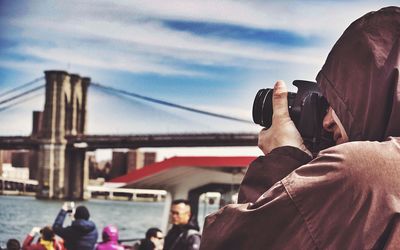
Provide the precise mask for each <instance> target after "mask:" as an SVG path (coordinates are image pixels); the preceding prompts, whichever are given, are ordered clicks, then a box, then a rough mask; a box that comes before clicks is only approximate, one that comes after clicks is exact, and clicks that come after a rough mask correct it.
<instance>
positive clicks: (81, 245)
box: [53, 209, 98, 250]
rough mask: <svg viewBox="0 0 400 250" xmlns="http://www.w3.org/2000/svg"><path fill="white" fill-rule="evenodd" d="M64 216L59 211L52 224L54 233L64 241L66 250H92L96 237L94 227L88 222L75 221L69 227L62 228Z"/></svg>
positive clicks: (62, 211)
mask: <svg viewBox="0 0 400 250" xmlns="http://www.w3.org/2000/svg"><path fill="white" fill-rule="evenodd" d="M66 215H67V212H66V211H64V210H62V209H61V211H60V212H59V213H58V215H57V218H56V220H55V221H54V224H53V231H54V233H55V234H57V235H58V236H60V237H61V238H63V239H64V245H65V247H66V248H67V249H68V250H78V249H79V250H93V249H94V247H95V245H96V242H97V237H98V233H97V228H96V225H95V224H94V223H93V222H92V221H90V220H84V219H76V220H74V221H72V223H71V226H68V227H63V223H64V220H65V216H66Z"/></svg>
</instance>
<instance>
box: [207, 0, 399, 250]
mask: <svg viewBox="0 0 400 250" xmlns="http://www.w3.org/2000/svg"><path fill="white" fill-rule="evenodd" d="M399 38H400V8H398V7H388V8H384V9H382V10H379V11H377V12H371V13H368V14H366V15H365V16H363V17H362V18H360V19H358V20H356V21H355V22H354V23H352V24H351V25H350V27H349V28H348V29H347V30H346V31H345V32H344V33H343V35H342V36H341V38H340V39H339V40H338V42H337V43H336V44H335V46H334V47H333V49H332V51H331V52H330V54H329V56H328V59H327V61H326V63H325V65H324V66H323V68H322V70H321V71H320V73H319V74H318V76H317V82H318V84H319V86H320V88H321V91H322V93H323V95H324V96H325V97H326V98H327V100H328V102H329V104H330V105H331V106H332V108H333V110H335V112H336V114H337V116H338V117H339V120H340V121H341V122H342V123H343V126H344V128H345V131H346V132H347V135H348V137H349V141H350V142H348V143H343V144H341V145H337V146H334V147H330V148H328V149H325V150H322V151H321V152H320V153H319V154H318V155H317V156H316V157H315V158H314V159H312V158H311V156H309V155H308V154H306V153H305V152H303V151H301V150H300V149H298V148H295V147H290V146H285V147H278V148H275V149H274V150H272V151H271V152H270V154H268V155H266V156H261V157H259V158H257V159H256V160H255V161H254V162H252V163H251V164H250V166H249V169H248V170H247V173H246V175H245V177H244V179H243V181H242V184H241V186H240V192H239V197H238V200H239V204H233V205H228V206H225V207H223V208H222V209H220V210H219V211H217V212H215V213H213V214H211V215H209V216H208V217H207V218H206V223H205V227H204V230H203V236H202V242H201V249H205V250H217V249H230V250H235V249H252V250H258V249H398V248H399V246H400V75H399V69H400V39H399Z"/></svg>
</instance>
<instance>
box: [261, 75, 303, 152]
mask: <svg viewBox="0 0 400 250" xmlns="http://www.w3.org/2000/svg"><path fill="white" fill-rule="evenodd" d="M272 109H273V115H272V125H271V127H270V128H269V129H265V128H264V129H263V130H261V132H260V134H259V135H258V147H259V148H260V149H261V150H262V151H263V153H264V154H268V153H270V152H271V151H272V150H273V149H275V148H278V147H283V146H293V147H296V148H299V149H301V150H303V151H304V152H306V153H307V154H309V155H311V153H310V151H309V150H308V149H307V148H306V147H305V145H304V142H303V138H301V135H300V133H299V131H298V130H297V128H296V126H295V125H294V123H293V121H292V120H291V119H290V116H289V109H288V100H287V88H286V84H285V82H283V81H277V82H276V83H275V86H274V93H273V96H272Z"/></svg>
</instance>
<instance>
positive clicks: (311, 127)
mask: <svg viewBox="0 0 400 250" xmlns="http://www.w3.org/2000/svg"><path fill="white" fill-rule="evenodd" d="M293 85H294V86H296V87H297V89H298V91H297V93H293V92H288V108H289V115H290V118H291V119H292V120H293V122H294V124H295V126H296V128H297V129H298V130H299V132H300V135H301V136H302V138H303V141H304V144H305V146H306V147H307V148H308V149H309V150H310V151H311V152H312V153H313V154H316V153H318V152H319V151H320V150H321V149H324V148H327V147H329V146H331V145H333V144H334V143H333V140H332V135H331V134H328V133H327V132H326V131H325V130H324V129H323V128H322V121H323V119H324V116H325V115H326V112H327V109H328V107H329V104H328V102H327V101H326V99H325V97H324V96H323V95H322V93H321V91H320V89H319V88H318V85H317V83H316V82H310V81H303V80H295V81H293ZM272 94H273V89H269V88H266V89H260V90H259V91H258V92H257V94H256V97H255V99H254V103H253V121H254V122H255V123H256V124H259V125H261V126H263V127H265V128H269V127H270V126H271V125H272V114H273V109H272Z"/></svg>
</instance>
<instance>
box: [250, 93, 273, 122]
mask: <svg viewBox="0 0 400 250" xmlns="http://www.w3.org/2000/svg"><path fill="white" fill-rule="evenodd" d="M272 93H273V90H272V89H260V90H259V91H258V92H257V94H256V97H255V99H254V103H253V121H254V123H256V124H259V125H261V126H263V127H266V128H269V127H270V126H271V124H272Z"/></svg>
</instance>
